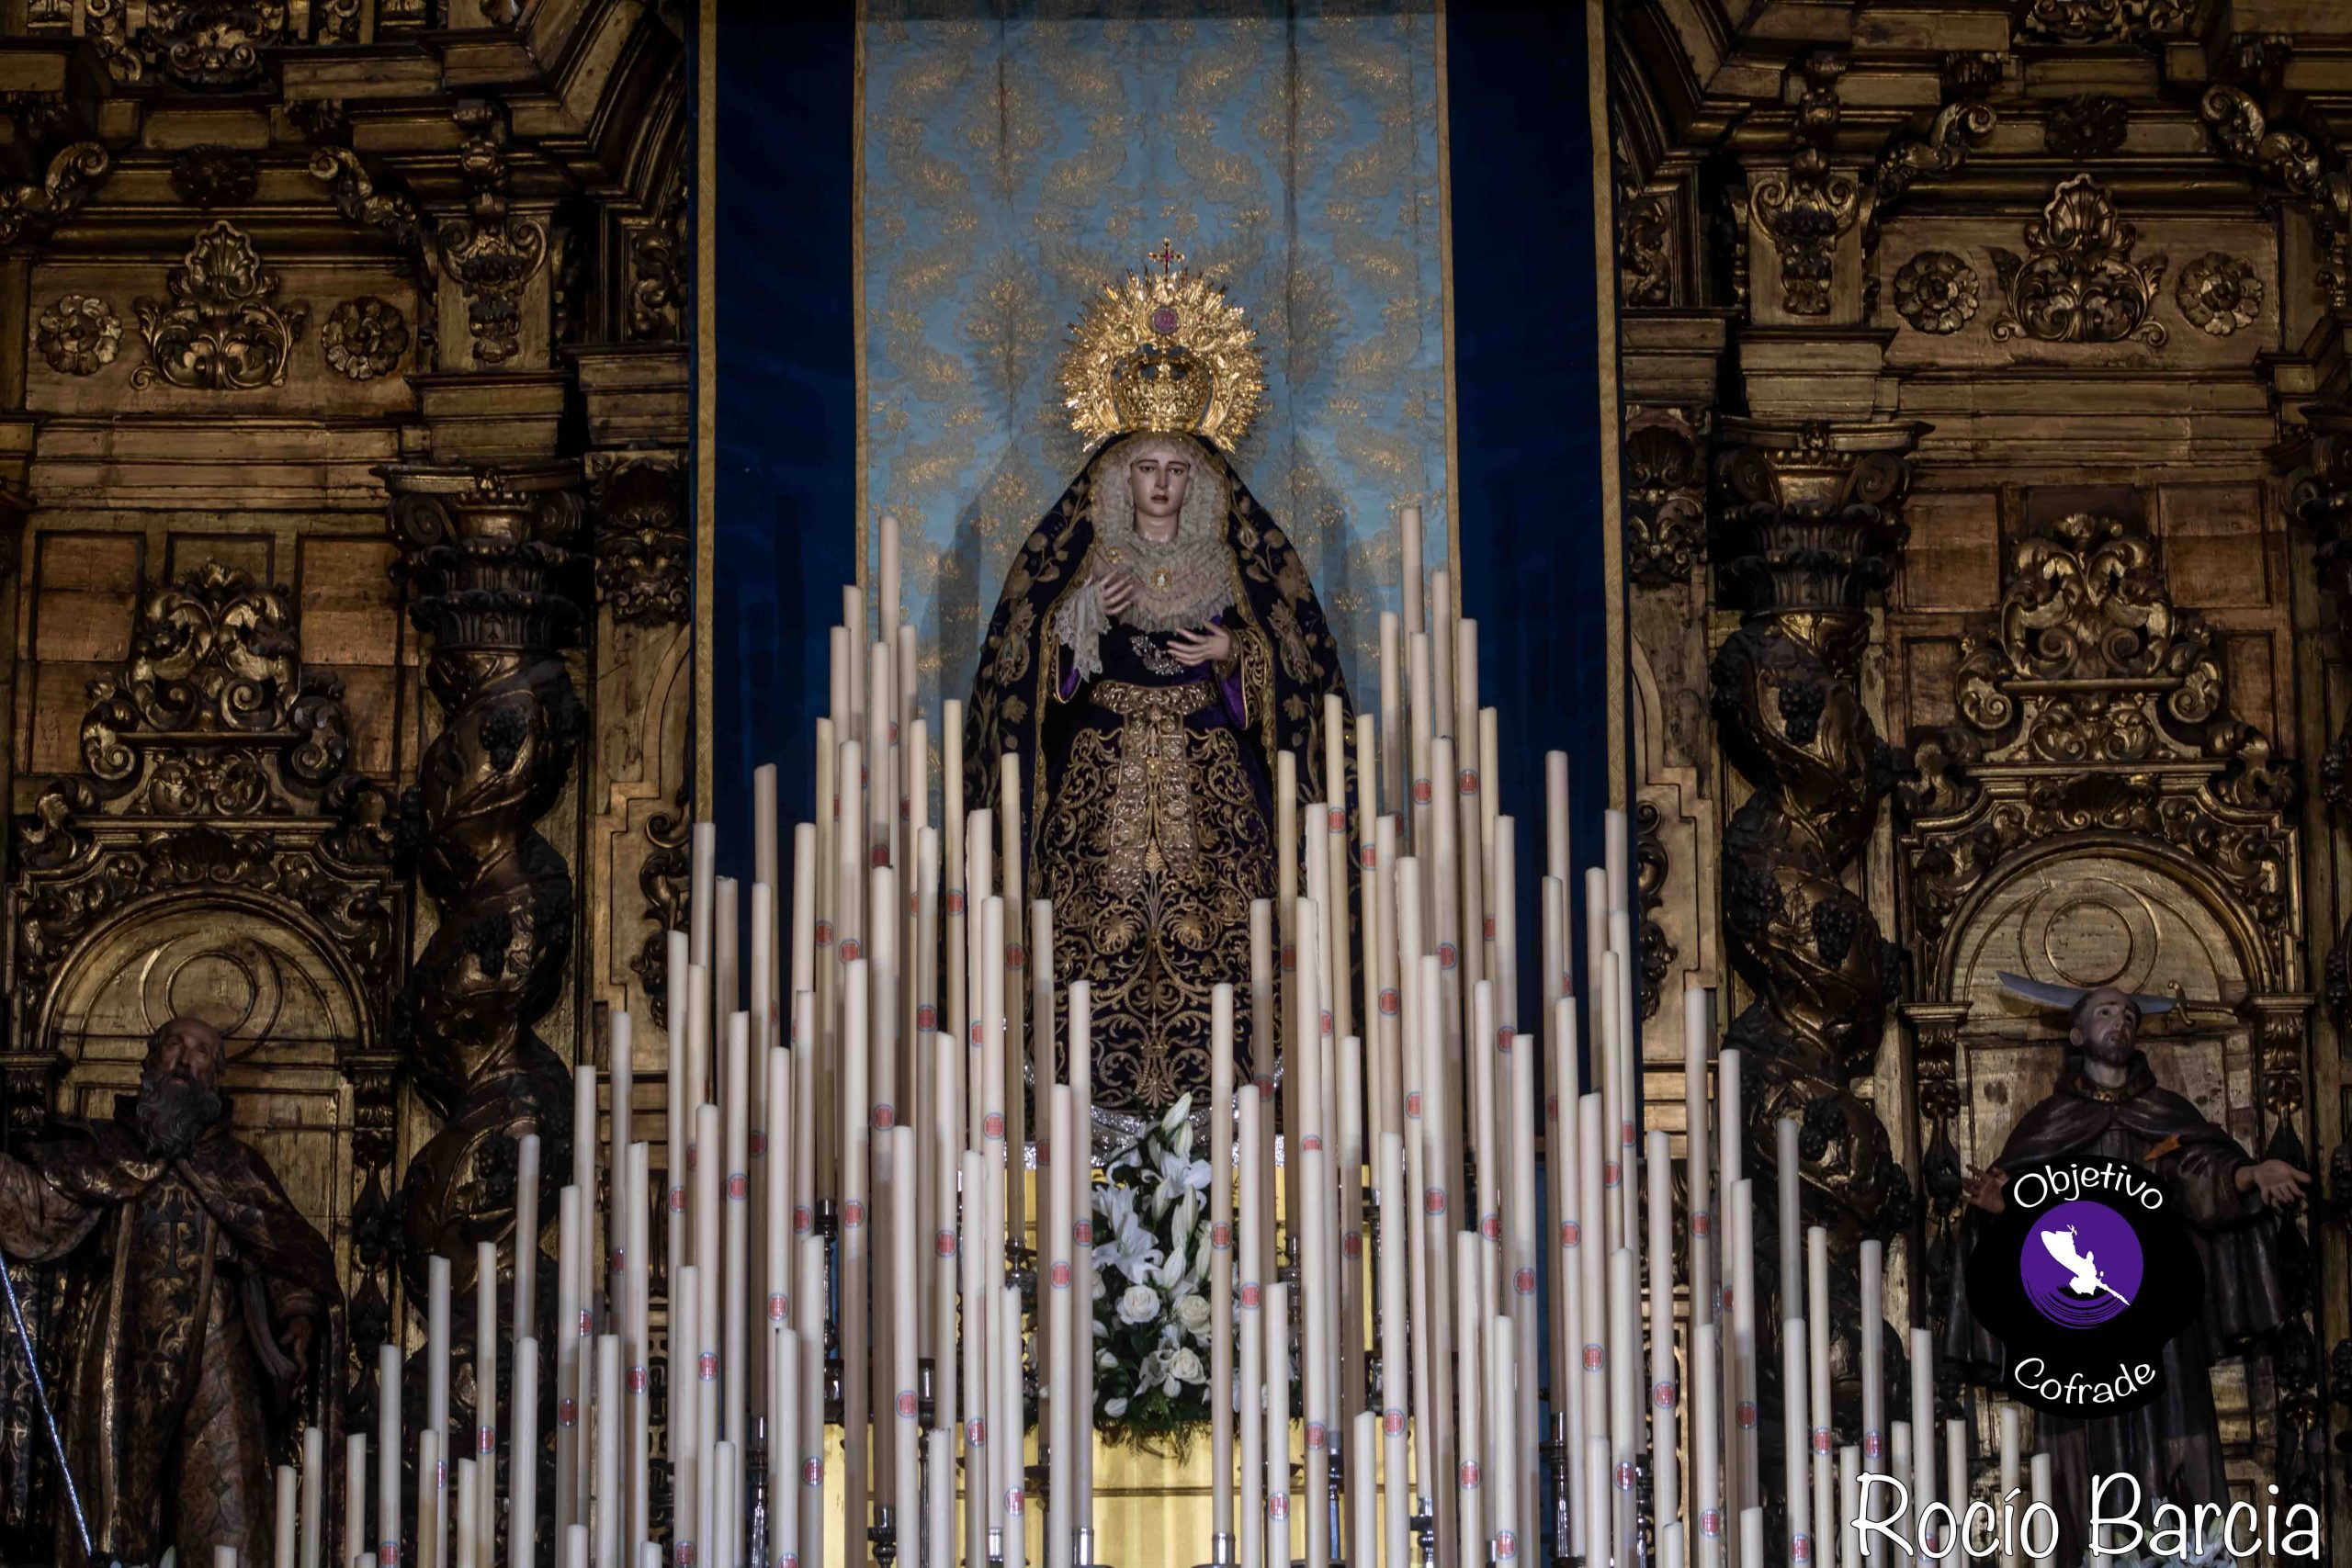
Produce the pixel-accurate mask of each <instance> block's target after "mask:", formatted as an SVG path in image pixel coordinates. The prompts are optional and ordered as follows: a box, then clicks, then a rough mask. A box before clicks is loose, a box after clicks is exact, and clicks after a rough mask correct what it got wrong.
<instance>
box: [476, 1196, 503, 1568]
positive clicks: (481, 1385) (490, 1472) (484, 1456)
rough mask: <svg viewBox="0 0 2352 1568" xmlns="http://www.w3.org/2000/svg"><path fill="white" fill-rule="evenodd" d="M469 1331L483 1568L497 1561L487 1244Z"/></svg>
mask: <svg viewBox="0 0 2352 1568" xmlns="http://www.w3.org/2000/svg"><path fill="white" fill-rule="evenodd" d="M474 1329H475V1338H474V1454H473V1457H474V1468H475V1472H476V1473H475V1483H476V1484H477V1485H478V1486H479V1487H480V1488H481V1494H482V1495H481V1499H480V1501H481V1510H480V1513H479V1516H478V1517H477V1520H476V1524H477V1528H478V1529H481V1539H480V1540H478V1541H477V1542H476V1543H475V1548H476V1551H477V1554H478V1559H479V1561H480V1562H481V1564H482V1568H489V1564H491V1563H492V1562H496V1561H497V1558H498V1552H497V1549H496V1547H495V1546H494V1545H493V1540H494V1536H493V1532H494V1531H495V1530H496V1529H497V1528H498V1525H497V1516H498V1497H497V1494H496V1492H495V1490H494V1488H495V1486H496V1484H497V1480H498V1467H497V1466H496V1465H495V1464H493V1463H492V1462H491V1455H492V1454H494V1453H496V1452H497V1451H498V1450H497V1438H498V1248H497V1247H496V1246H495V1245H494V1244H492V1243H491V1242H487V1241H485V1242H481V1243H478V1244H476V1246H475V1247H474Z"/></svg>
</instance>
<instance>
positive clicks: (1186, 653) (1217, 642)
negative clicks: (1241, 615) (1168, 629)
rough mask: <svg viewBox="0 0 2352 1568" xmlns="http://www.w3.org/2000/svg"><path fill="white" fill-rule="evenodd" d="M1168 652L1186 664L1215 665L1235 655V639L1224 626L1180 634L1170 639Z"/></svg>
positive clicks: (1208, 627) (1205, 627)
mask: <svg viewBox="0 0 2352 1568" xmlns="http://www.w3.org/2000/svg"><path fill="white" fill-rule="evenodd" d="M1168 651H1169V652H1170V653H1172V654H1174V655H1175V656H1176V657H1177V658H1178V659H1179V660H1182V661H1183V662H1184V663H1186V664H1213V663H1215V662H1216V661H1217V660H1221V659H1228V658H1230V657H1232V654H1233V638H1232V637H1231V636H1230V635H1229V634H1227V631H1226V629H1225V628H1224V627H1223V626H1204V627H1203V628H1202V629H1201V630H1199V631H1196V632H1178V633H1177V634H1176V635H1175V636H1174V637H1170V638H1169V639H1168Z"/></svg>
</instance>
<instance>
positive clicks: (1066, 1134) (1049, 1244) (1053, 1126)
mask: <svg viewBox="0 0 2352 1568" xmlns="http://www.w3.org/2000/svg"><path fill="white" fill-rule="evenodd" d="M1216 994H1217V995H1218V996H1220V997H1224V998H1227V1007H1228V1008H1229V1007H1230V1006H1231V1001H1230V998H1231V996H1232V989H1231V987H1226V986H1220V987H1217V989H1216ZM1050 1016H1051V1014H1049V1013H1041V1014H1040V1015H1039V1021H1040V1022H1043V1021H1045V1020H1046V1019H1047V1018H1049V1017H1050ZM1039 1087H1040V1088H1041V1089H1044V1091H1045V1094H1046V1139H1047V1141H1048V1142H1049V1143H1050V1144H1051V1145H1052V1148H1053V1166H1052V1168H1051V1170H1050V1171H1049V1172H1048V1173H1047V1180H1046V1234H1045V1236H1044V1237H1043V1240H1044V1243H1045V1246H1044V1248H1043V1250H1044V1252H1045V1255H1046V1282H1047V1284H1048V1286H1049V1289H1047V1290H1046V1292H1045V1294H1044V1296H1043V1298H1042V1300H1043V1302H1044V1304H1045V1308H1046V1373H1045V1384H1046V1467H1047V1470H1048V1472H1049V1474H1050V1476H1051V1481H1050V1484H1049V1489H1048V1490H1047V1492H1046V1499H1047V1502H1048V1504H1049V1505H1050V1506H1049V1507H1048V1508H1047V1510H1046V1562H1048V1563H1064V1562H1070V1561H1072V1559H1071V1556H1070V1553H1071V1551H1072V1550H1073V1549H1074V1546H1075V1543H1076V1540H1077V1536H1076V1534H1075V1533H1074V1530H1073V1529H1072V1522H1071V1518H1070V1510H1069V1495H1070V1488H1071V1487H1072V1486H1073V1485H1074V1484H1076V1482H1077V1476H1076V1474H1075V1473H1074V1472H1073V1470H1072V1467H1071V1463H1070V1460H1071V1451H1070V1450H1072V1449H1073V1448H1074V1447H1075V1446H1076V1444H1077V1442H1078V1434H1079V1431H1080V1427H1079V1425H1078V1412H1077V1410H1076V1408H1075V1401H1074V1400H1073V1398H1072V1395H1073V1394H1074V1393H1076V1391H1077V1389H1076V1385H1077V1382H1078V1369H1077V1367H1076V1366H1075V1365H1074V1362H1075V1360H1076V1359H1077V1357H1078V1355H1079V1354H1080V1350H1079V1346H1078V1342H1077V1340H1076V1337H1075V1336H1076V1333H1077V1328H1078V1323H1077V1317H1076V1312H1077V1305H1076V1303H1074V1302H1072V1301H1071V1299H1070V1284H1071V1280H1072V1270H1071V1268H1070V1241H1071V1238H1072V1236H1073V1235H1075V1234H1076V1232H1077V1220H1078V1211H1077V1197H1078V1191H1077V1183H1076V1182H1075V1181H1074V1180H1073V1179H1071V1170H1070V1168H1071V1166H1072V1164H1073V1163H1074V1162H1073V1160H1072V1158H1071V1155H1072V1152H1073V1148H1074V1145H1075V1142H1076V1139H1077V1137H1078V1130H1077V1128H1076V1126H1075V1125H1074V1124H1073V1122H1072V1110H1073V1108H1072V1106H1071V1104H1070V1097H1069V1085H1068V1084H1062V1083H1056V1084H1049V1085H1040V1086H1039ZM1210 1125H1211V1126H1212V1127H1215V1125H1216V1122H1215V1119H1214V1118H1212V1120H1211V1122H1210ZM1217 1164H1218V1162H1216V1160H1214V1159H1212V1161H1211V1163H1210V1167H1209V1185H1210V1186H1211V1188H1215V1187H1216V1184H1217V1176H1218V1171H1217ZM1089 1307H1090V1310H1091V1303H1089ZM1216 1386H1221V1385H1216Z"/></svg>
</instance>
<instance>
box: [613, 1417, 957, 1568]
mask: <svg viewBox="0 0 2352 1568" xmlns="http://www.w3.org/2000/svg"><path fill="white" fill-rule="evenodd" d="M922 1468H923V1474H924V1478H925V1479H924V1482H923V1494H922V1496H923V1506H924V1508H925V1512H924V1515H923V1531H922V1544H923V1555H922V1561H923V1568H950V1564H952V1563H953V1562H955V1560H956V1436H955V1433H954V1432H953V1431H952V1430H951V1429H949V1428H947V1427H933V1428H932V1429H931V1430H930V1431H928V1432H926V1433H924V1434H923V1449H922ZM797 1562H798V1558H797V1556H796V1555H794V1554H793V1553H792V1551H791V1542H790V1541H788V1540H780V1541H778V1542H777V1543H776V1544H775V1557H774V1568H793V1565H794V1564H796V1563H797ZM653 1568H661V1565H660V1564H659V1563H655V1564H653Z"/></svg>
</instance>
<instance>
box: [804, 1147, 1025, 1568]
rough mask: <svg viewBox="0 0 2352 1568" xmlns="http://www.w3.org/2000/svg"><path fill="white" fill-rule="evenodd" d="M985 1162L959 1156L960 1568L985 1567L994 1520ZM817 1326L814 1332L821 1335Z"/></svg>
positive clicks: (975, 1155) (971, 1153)
mask: <svg viewBox="0 0 2352 1568" xmlns="http://www.w3.org/2000/svg"><path fill="white" fill-rule="evenodd" d="M986 1159H987V1156H985V1155H983V1154H981V1153H980V1151H978V1149H967V1150H965V1151H964V1156H963V1160H962V1165H963V1176H964V1211H963V1213H964V1221H963V1223H964V1240H963V1246H962V1247H961V1249H960V1260H961V1262H962V1264H963V1269H962V1278H961V1280H960V1283H961V1285H962V1287H963V1292H964V1317H963V1336H964V1345H963V1350H964V1480H965V1486H964V1501H965V1529H964V1540H965V1557H964V1561H965V1563H966V1568H984V1565H985V1564H986V1563H987V1562H988V1537H989V1527H990V1525H991V1524H992V1523H993V1522H994V1520H995V1517H996V1504H995V1501H994V1493H995V1490H996V1488H995V1484H994V1483H993V1482H992V1481H990V1479H989V1476H990V1474H991V1469H990V1465H991V1457H990V1454H989V1425H990V1423H991V1422H992V1421H993V1420H994V1418H995V1416H994V1413H993V1412H992V1411H990V1410H989V1369H990V1367H991V1365H992V1364H993V1363H994V1361H995V1359H996V1354H995V1351H994V1349H993V1348H992V1347H993V1346H994V1344H995V1340H994V1338H993V1337H992V1336H991V1335H990V1334H989V1327H988V1321H989V1314H990V1313H991V1312H992V1311H993V1310H994V1308H995V1305H996V1303H995V1301H994V1299H993V1292H990V1290H989V1284H988V1258H989V1246H988V1244H987V1242H986V1240H985V1239H984V1238H985V1234H986V1232H988V1231H989V1229H991V1228H993V1226H994V1225H995V1224H996V1216H995V1214H994V1213H993V1212H991V1211H990V1210H989V1208H988V1168H987V1165H986ZM822 1331H823V1325H822V1320H821V1318H820V1320H819V1322H818V1325H817V1327H816V1332H817V1333H819V1334H820V1335H821V1333H822ZM813 1441H814V1443H815V1444H816V1445H817V1446H820V1447H821V1445H822V1442H823V1438H822V1432H821V1429H820V1432H819V1433H818V1435H817V1437H816V1438H814V1439H813Z"/></svg>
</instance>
